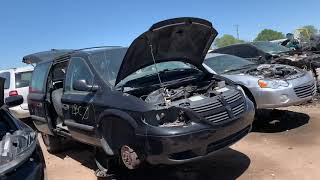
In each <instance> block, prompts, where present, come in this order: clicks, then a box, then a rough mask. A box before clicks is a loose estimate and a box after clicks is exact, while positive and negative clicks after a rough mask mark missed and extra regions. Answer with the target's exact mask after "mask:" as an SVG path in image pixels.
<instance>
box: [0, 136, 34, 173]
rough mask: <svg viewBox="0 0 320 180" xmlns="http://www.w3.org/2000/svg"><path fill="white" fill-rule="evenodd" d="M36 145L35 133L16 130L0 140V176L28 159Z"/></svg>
mask: <svg viewBox="0 0 320 180" xmlns="http://www.w3.org/2000/svg"><path fill="white" fill-rule="evenodd" d="M36 145H37V133H36V132H34V131H22V130H18V131H16V132H15V133H13V134H9V133H7V135H5V136H4V137H3V139H2V141H0V148H1V149H0V177H1V176H3V175H5V174H6V173H8V172H11V171H12V170H14V169H15V168H17V167H18V166H20V165H21V164H22V163H24V162H25V161H27V160H28V158H29V157H30V156H31V155H32V153H33V152H34V150H35V149H36Z"/></svg>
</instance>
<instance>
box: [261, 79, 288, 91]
mask: <svg viewBox="0 0 320 180" xmlns="http://www.w3.org/2000/svg"><path fill="white" fill-rule="evenodd" d="M258 85H259V87H260V88H271V89H277V88H279V87H288V86H289V83H288V82H287V81H284V80H267V79H260V80H259V81H258Z"/></svg>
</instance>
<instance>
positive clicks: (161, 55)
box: [115, 18, 218, 84]
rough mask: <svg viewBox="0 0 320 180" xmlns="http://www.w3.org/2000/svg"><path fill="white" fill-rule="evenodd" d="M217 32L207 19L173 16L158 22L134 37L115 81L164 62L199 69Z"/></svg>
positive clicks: (117, 81)
mask: <svg viewBox="0 0 320 180" xmlns="http://www.w3.org/2000/svg"><path fill="white" fill-rule="evenodd" d="M217 35H218V33H217V31H216V30H215V29H214V28H213V27H212V24H211V23H210V22H209V21H206V20H204V19H198V18H176V19H169V20H165V21H161V22H159V23H156V24H154V25H153V26H151V28H150V29H149V30H148V31H146V32H145V33H143V34H142V35H140V36H139V37H138V38H136V39H135V40H134V41H133V43H132V44H131V45H130V47H129V49H128V51H127V53H126V55H125V57H124V59H123V61H122V64H121V66H120V69H119V72H118V75H117V79H116V83H115V84H118V83H119V82H120V81H121V80H123V79H124V78H126V77H127V76H129V75H130V74H132V73H134V72H136V71H137V70H139V69H141V68H143V67H146V66H149V65H152V64H154V60H155V62H156V63H160V62H165V61H184V62H187V63H190V64H192V65H194V66H196V67H198V68H199V69H202V68H203V67H202V62H203V60H204V58H205V56H206V54H207V52H208V50H209V48H210V46H211V44H212V42H213V40H214V39H215V37H216V36H217Z"/></svg>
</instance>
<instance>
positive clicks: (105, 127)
mask: <svg viewBox="0 0 320 180" xmlns="http://www.w3.org/2000/svg"><path fill="white" fill-rule="evenodd" d="M99 131H100V133H101V137H102V138H104V140H105V141H106V142H107V143H108V145H109V146H110V148H111V149H112V150H113V152H114V153H116V154H117V153H118V152H119V149H120V148H121V146H122V145H125V144H126V145H130V144H132V143H134V138H135V135H134V128H133V127H132V126H131V124H130V123H129V122H126V120H124V119H122V118H120V117H117V116H104V117H103V118H102V119H101V120H100V124H99Z"/></svg>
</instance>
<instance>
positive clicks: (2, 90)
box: [0, 77, 5, 107]
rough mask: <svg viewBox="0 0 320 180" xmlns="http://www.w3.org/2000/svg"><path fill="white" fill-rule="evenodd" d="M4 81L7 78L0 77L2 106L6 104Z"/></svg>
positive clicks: (0, 103) (0, 100)
mask: <svg viewBox="0 0 320 180" xmlns="http://www.w3.org/2000/svg"><path fill="white" fill-rule="evenodd" d="M4 81H5V79H4V78H2V77H0V107H1V106H2V105H3V104H4Z"/></svg>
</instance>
